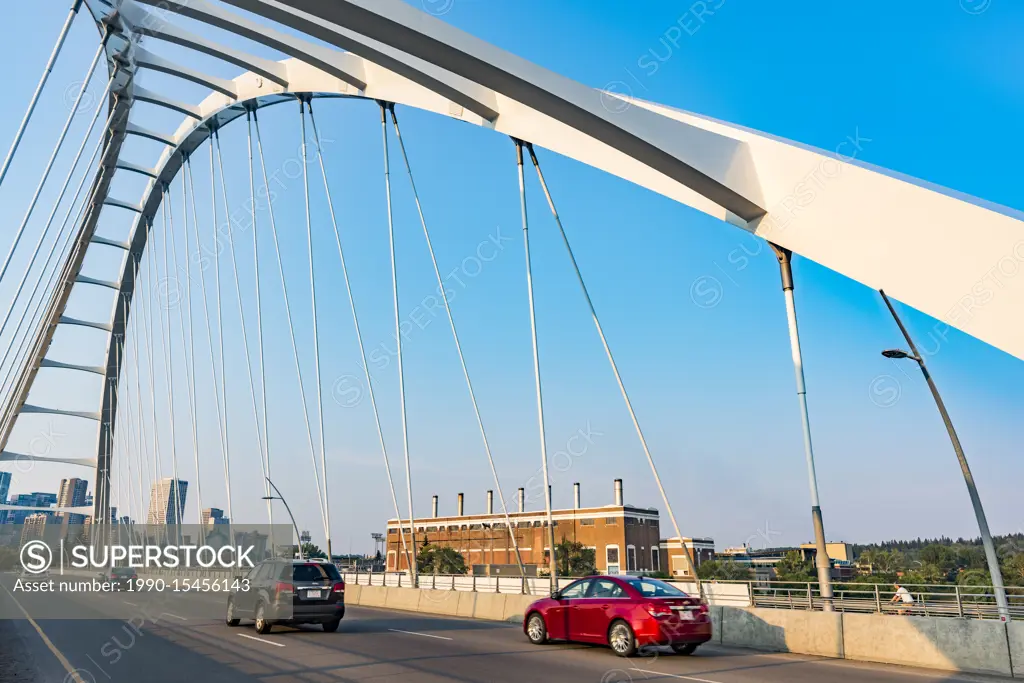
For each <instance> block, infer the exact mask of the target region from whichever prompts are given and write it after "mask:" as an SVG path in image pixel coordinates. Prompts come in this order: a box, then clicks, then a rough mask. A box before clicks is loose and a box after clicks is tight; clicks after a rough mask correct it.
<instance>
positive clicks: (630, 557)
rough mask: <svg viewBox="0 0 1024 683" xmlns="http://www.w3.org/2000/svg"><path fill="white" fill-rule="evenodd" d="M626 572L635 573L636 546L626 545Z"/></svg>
mask: <svg viewBox="0 0 1024 683" xmlns="http://www.w3.org/2000/svg"><path fill="white" fill-rule="evenodd" d="M626 571H627V572H635V571H636V546H635V545H627V546H626Z"/></svg>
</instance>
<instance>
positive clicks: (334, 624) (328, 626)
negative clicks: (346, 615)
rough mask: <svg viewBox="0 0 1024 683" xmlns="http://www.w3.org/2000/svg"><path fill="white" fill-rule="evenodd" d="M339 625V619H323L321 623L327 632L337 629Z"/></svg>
mask: <svg viewBox="0 0 1024 683" xmlns="http://www.w3.org/2000/svg"><path fill="white" fill-rule="evenodd" d="M340 625H341V619H335V620H334V621H325V622H324V623H323V627H324V631H326V632H327V633H334V632H335V631H337V630H338V627H339V626H340Z"/></svg>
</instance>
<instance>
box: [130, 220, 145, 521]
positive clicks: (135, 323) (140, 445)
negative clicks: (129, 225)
mask: <svg viewBox="0 0 1024 683" xmlns="http://www.w3.org/2000/svg"><path fill="white" fill-rule="evenodd" d="M140 227H141V228H142V229H143V230H145V229H146V228H145V225H144V224H143V225H141V226H140ZM128 257H129V258H131V259H132V271H133V277H132V282H135V283H136V285H137V286H136V288H135V290H134V291H135V292H136V293H138V292H139V291H140V286H141V284H140V283H141V281H140V278H139V265H140V262H141V260H142V259H141V258H136V257H135V255H134V254H132V253H131V252H129V254H128ZM134 298H135V294H133V295H132V299H133V303H134ZM142 301H143V297H142V296H140V297H139V302H138V306H137V308H136V311H135V315H133V316H131V320H130V324H131V326H132V327H133V328H134V329H133V331H132V361H133V364H134V368H133V369H134V371H135V372H134V373H133V375H134V378H135V400H136V401H137V406H138V411H137V414H138V418H139V429H138V432H137V433H136V444H137V451H136V457H138V466H137V467H136V468H135V472H136V479H137V483H138V490H137V498H138V507H137V508H136V510H135V516H136V519H138V518H139V517H140V516H141V514H142V492H143V490H144V489H143V488H142V481H143V480H142V471H143V469H144V468H145V465H146V462H147V458H146V456H145V454H146V452H147V451H148V450H149V440H148V439H147V438H146V437H147V434H146V416H145V404H144V402H143V400H142V382H141V379H140V377H139V375H140V369H141V366H142V363H141V362H140V361H139V354H140V353H141V351H142V345H141V344H140V343H139V337H140V335H141V329H140V323H139V317H140V316H141V315H142ZM129 393H130V388H129ZM130 466H131V465H130V463H129V467H130ZM147 479H148V477H147Z"/></svg>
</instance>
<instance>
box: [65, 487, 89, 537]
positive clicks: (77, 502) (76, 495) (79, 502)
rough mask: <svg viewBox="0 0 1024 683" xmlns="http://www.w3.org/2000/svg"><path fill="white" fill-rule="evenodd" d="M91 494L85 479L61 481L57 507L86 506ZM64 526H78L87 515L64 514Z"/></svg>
mask: <svg viewBox="0 0 1024 683" xmlns="http://www.w3.org/2000/svg"><path fill="white" fill-rule="evenodd" d="M88 493H89V482H87V481H86V480H85V479H79V478H78V477H72V478H71V479H61V480H60V492H59V493H58V494H57V507H59V508H77V507H82V506H84V505H85V499H86V495H87V494H88ZM62 517H63V519H64V524H66V525H77V524H81V523H82V522H84V521H85V515H80V514H77V513H62Z"/></svg>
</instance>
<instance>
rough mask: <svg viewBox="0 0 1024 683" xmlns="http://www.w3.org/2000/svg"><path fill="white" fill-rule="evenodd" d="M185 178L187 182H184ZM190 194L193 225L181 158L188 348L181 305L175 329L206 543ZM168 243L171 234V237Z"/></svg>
mask: <svg viewBox="0 0 1024 683" xmlns="http://www.w3.org/2000/svg"><path fill="white" fill-rule="evenodd" d="M186 180H188V184H187V185H186V184H185V181H186ZM190 197H191V204H192V223H193V228H195V223H196V221H197V218H198V217H197V215H196V198H195V188H194V187H193V186H192V161H191V160H190V159H189V158H188V157H185V165H184V168H182V176H181V213H182V223H183V224H184V233H183V235H182V240H183V242H184V244H185V305H186V306H188V349H187V350H186V347H185V314H184V312H183V311H182V310H181V306H178V330H179V333H180V336H181V349H182V356H184V359H185V380H186V382H185V393H186V394H187V396H188V411H189V420H190V425H191V427H192V455H193V458H194V459H195V464H196V505H197V506H198V513H199V514H198V518H199V521H198V523H199V524H200V527H199V529H200V534H201V535H202V537H203V543H204V544H205V543H206V530H205V529H204V528H203V526H202V519H203V475H202V473H201V471H200V469H199V434H198V430H197V429H196V423H197V422H198V416H197V415H196V402H197V398H198V397H197V396H196V344H195V334H193V322H194V320H195V318H194V316H193V314H192V308H193V307H192V267H191V265H190V261H191V259H190V258H189V257H188V205H189V198H190ZM171 239H172V242H173V239H174V236H173V235H172V236H171ZM177 251H178V249H177V247H173V246H172V249H171V258H172V259H173V262H174V272H175V274H177V273H178V272H180V271H179V268H178V258H177Z"/></svg>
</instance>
